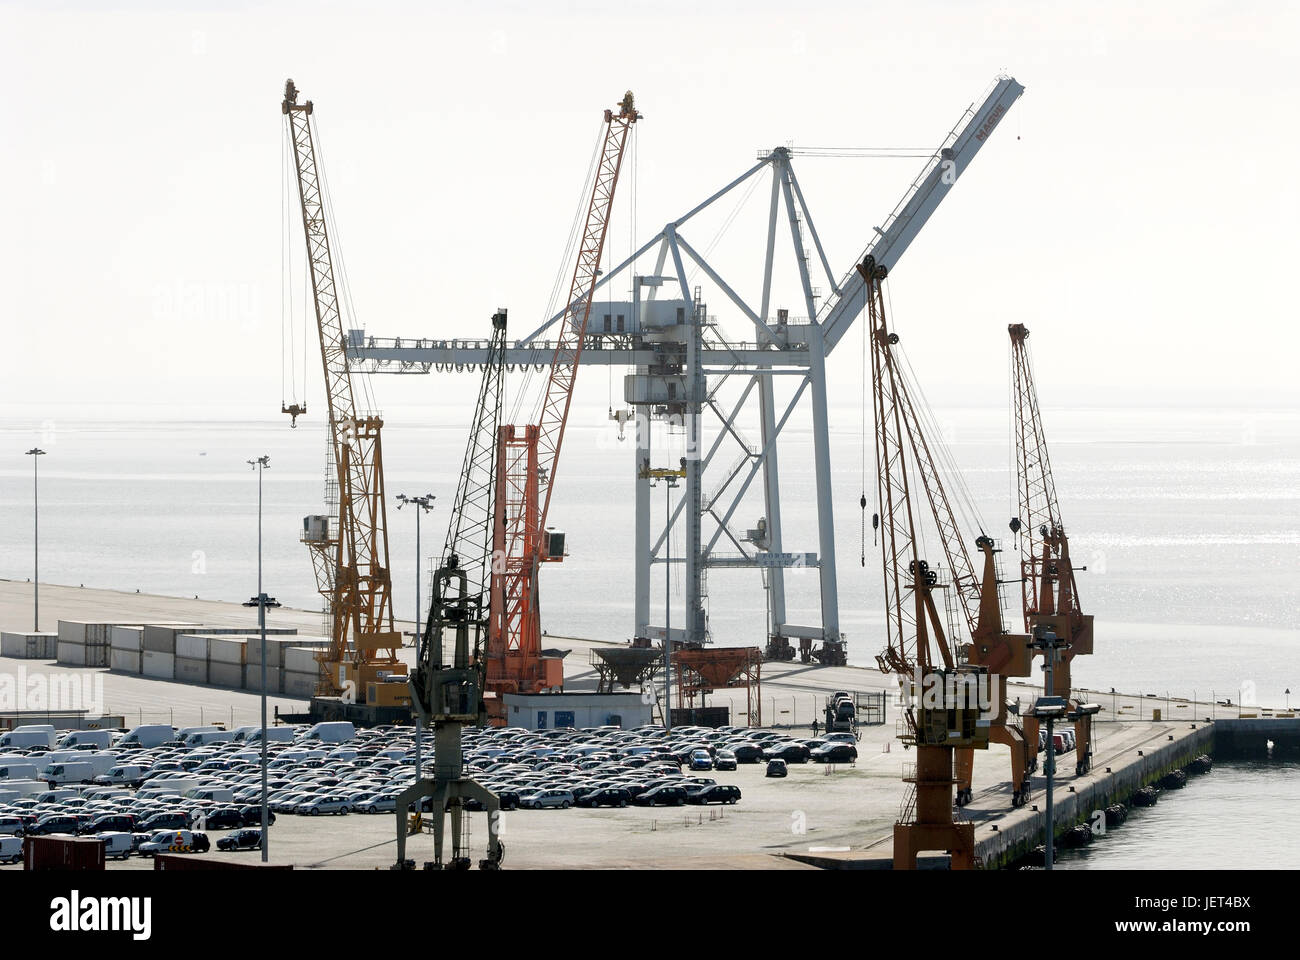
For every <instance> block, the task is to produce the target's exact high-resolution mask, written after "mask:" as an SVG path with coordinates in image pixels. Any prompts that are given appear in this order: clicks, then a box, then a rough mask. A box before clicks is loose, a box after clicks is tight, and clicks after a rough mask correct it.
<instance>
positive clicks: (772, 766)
mask: <svg viewBox="0 0 1300 960" xmlns="http://www.w3.org/2000/svg"><path fill="white" fill-rule="evenodd" d="M787 773H789V771H788V770H787V769H786V767H785V761H784V760H769V761H767V774H766V775H767V776H769V777H784V776H785V775H786V774H787Z"/></svg>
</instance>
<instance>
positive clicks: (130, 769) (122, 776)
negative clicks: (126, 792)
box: [95, 763, 145, 786]
mask: <svg viewBox="0 0 1300 960" xmlns="http://www.w3.org/2000/svg"><path fill="white" fill-rule="evenodd" d="M144 774H145V768H144V767H143V766H141V765H140V764H138V763H122V764H117V765H115V766H113V767H112V768H110V769H109V771H108V772H107V773H101V774H100V775H99V776H97V777H96V778H95V782H96V783H102V784H104V785H105V786H116V785H118V784H124V783H135V782H136V781H137V780H139V779H140V778H141V777H143V776H144Z"/></svg>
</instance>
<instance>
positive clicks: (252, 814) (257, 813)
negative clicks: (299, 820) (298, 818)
mask: <svg viewBox="0 0 1300 960" xmlns="http://www.w3.org/2000/svg"><path fill="white" fill-rule="evenodd" d="M239 813H240V815H241V816H242V817H243V818H244V820H243V823H242V826H245V827H260V826H261V825H262V808H261V806H260V805H258V804H256V803H254V804H251V805H249V806H246V807H240V808H239ZM266 822H267V825H268V826H273V825H274V824H275V811H273V810H267V811H266Z"/></svg>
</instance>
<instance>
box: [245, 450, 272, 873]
mask: <svg viewBox="0 0 1300 960" xmlns="http://www.w3.org/2000/svg"><path fill="white" fill-rule="evenodd" d="M248 464H249V466H251V467H252V468H253V469H254V470H256V471H257V596H255V597H253V598H252V599H251V600H249V601H248V602H246V603H245V604H244V606H246V607H257V627H258V630H259V631H261V634H262V647H261V659H262V862H263V863H266V862H267V860H268V859H270V856H271V836H270V834H271V824H270V823H269V820H270V817H269V813H270V807H269V796H270V791H269V790H268V789H267V779H268V777H267V756H266V743H267V741H268V740H269V739H270V737H268V736H267V734H266V608H267V607H278V606H280V604H279V603H277V602H276V599H275V597H268V596H267V595H266V594H265V593H263V592H262V474H263V473H265V472H266V469H267V468H268V467H269V466H270V465H271V458H270V457H269V456H261V457H258V458H257V459H256V460H249V461H248Z"/></svg>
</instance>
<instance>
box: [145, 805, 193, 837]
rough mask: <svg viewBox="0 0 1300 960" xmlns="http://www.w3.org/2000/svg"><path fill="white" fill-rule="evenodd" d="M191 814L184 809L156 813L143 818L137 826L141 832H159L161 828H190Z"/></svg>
mask: <svg viewBox="0 0 1300 960" xmlns="http://www.w3.org/2000/svg"><path fill="white" fill-rule="evenodd" d="M189 828H190V815H189V814H188V813H184V812H182V811H172V812H167V813H155V814H152V815H151V816H148V817H146V818H145V819H144V820H142V821H141V822H140V823H139V825H137V826H136V830H138V831H140V832H141V833H150V834H153V833H157V832H158V831H159V830H188V829H189Z"/></svg>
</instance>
